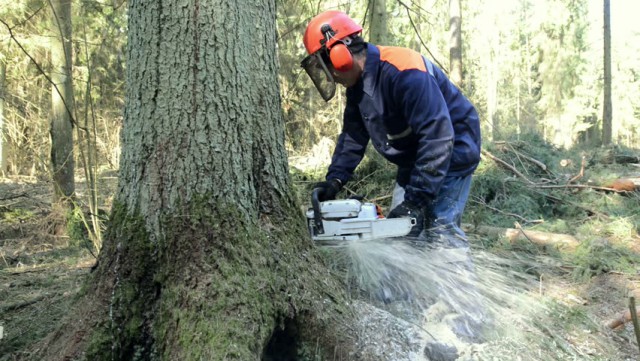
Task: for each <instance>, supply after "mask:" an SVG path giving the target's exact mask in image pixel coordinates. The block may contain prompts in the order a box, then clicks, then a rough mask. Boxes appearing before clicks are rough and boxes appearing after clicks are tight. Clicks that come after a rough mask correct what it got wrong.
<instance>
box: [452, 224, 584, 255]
mask: <svg viewBox="0 0 640 361" xmlns="http://www.w3.org/2000/svg"><path fill="white" fill-rule="evenodd" d="M463 228H464V229H465V231H467V232H470V233H476V234H480V235H484V236H488V237H497V238H503V239H506V240H507V241H509V243H512V244H513V243H516V242H521V241H525V242H531V243H533V244H535V245H538V246H543V247H548V246H552V247H556V248H558V249H560V250H563V251H572V250H574V249H575V248H576V247H577V246H578V245H579V244H580V241H579V240H578V239H577V238H575V237H573V236H571V235H568V234H559V233H548V232H541V231H531V230H527V231H525V230H524V229H516V228H499V227H492V226H477V227H473V226H469V225H465V226H463Z"/></svg>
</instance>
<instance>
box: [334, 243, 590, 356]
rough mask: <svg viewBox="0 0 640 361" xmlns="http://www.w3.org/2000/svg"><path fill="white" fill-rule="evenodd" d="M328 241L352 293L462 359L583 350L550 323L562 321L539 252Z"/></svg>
mask: <svg viewBox="0 0 640 361" xmlns="http://www.w3.org/2000/svg"><path fill="white" fill-rule="evenodd" d="M327 247H330V248H331V250H333V251H335V254H336V255H337V256H338V257H336V258H335V259H336V264H338V263H339V264H340V267H342V269H341V271H343V272H344V273H343V274H344V275H345V278H346V284H347V285H348V287H349V292H350V294H351V295H353V296H354V297H356V298H359V299H365V300H367V302H369V303H371V304H373V305H375V306H377V307H379V308H382V309H385V310H387V311H388V312H390V313H392V314H393V315H394V316H395V317H398V318H400V319H403V320H405V321H408V322H410V323H412V324H414V325H419V327H421V328H422V329H423V330H424V332H426V333H427V334H428V335H429V337H430V338H431V339H432V340H431V342H435V343H441V344H445V345H450V346H453V347H455V348H456V349H457V350H458V354H459V355H460V356H461V358H460V359H487V358H486V357H488V359H495V360H564V359H567V360H574V359H576V357H578V358H579V357H580V355H581V353H580V352H579V351H578V350H575V349H574V348H572V346H571V345H567V344H566V342H564V341H562V337H561V336H559V335H558V334H557V332H555V331H553V326H549V325H553V324H554V323H557V321H556V320H552V319H551V318H552V317H553V312H550V310H549V309H548V306H547V305H546V303H545V302H544V300H543V299H542V298H541V297H540V295H539V294H538V289H539V285H540V283H539V278H538V276H537V274H536V272H535V269H536V268H537V267H538V265H539V264H540V262H539V261H540V260H536V259H535V258H534V257H533V256H531V257H529V258H526V257H523V256H522V255H520V254H517V253H515V252H514V253H510V254H505V256H502V257H500V256H496V255H494V254H490V253H488V252H484V251H476V250H469V249H467V248H463V249H445V248H442V247H434V246H429V245H425V244H422V245H416V244H415V243H413V242H411V241H409V240H398V239H394V240H378V241H363V242H344V243H341V244H339V245H332V246H327ZM563 342H564V343H563ZM579 359H582V358H579Z"/></svg>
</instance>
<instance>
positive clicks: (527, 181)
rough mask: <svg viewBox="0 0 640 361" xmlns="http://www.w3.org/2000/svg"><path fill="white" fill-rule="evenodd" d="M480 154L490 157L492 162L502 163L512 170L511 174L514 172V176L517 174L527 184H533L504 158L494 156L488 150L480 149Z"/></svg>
mask: <svg viewBox="0 0 640 361" xmlns="http://www.w3.org/2000/svg"><path fill="white" fill-rule="evenodd" d="M482 154H484V155H486V156H487V157H489V158H491V159H492V160H493V161H494V162H496V163H498V164H500V165H502V166H503V167H505V168H507V169H508V170H510V171H511V172H513V174H515V175H516V176H518V177H519V178H522V179H523V180H524V181H525V182H526V183H527V184H531V185H533V184H535V183H533V182H532V181H530V180H529V178H527V177H525V175H524V174H522V173H520V171H518V170H517V169H515V168H514V167H513V166H512V165H511V164H509V163H507V162H505V161H504V160H502V159H500V158H498V157H496V156H495V155H493V154H491V153H490V152H489V151H488V150H484V149H483V150H482Z"/></svg>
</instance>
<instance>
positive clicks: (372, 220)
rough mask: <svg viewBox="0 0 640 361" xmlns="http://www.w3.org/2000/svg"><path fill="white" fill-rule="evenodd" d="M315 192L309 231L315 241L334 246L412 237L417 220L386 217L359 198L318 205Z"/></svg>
mask: <svg viewBox="0 0 640 361" xmlns="http://www.w3.org/2000/svg"><path fill="white" fill-rule="evenodd" d="M317 198H318V197H317V192H315V190H314V192H313V193H312V205H313V207H312V208H311V209H309V210H308V211H307V223H308V225H309V232H310V233H311V237H312V238H313V240H314V241H317V242H321V243H332V242H341V241H367V240H374V239H384V238H391V237H402V236H406V235H407V234H409V232H410V231H411V228H412V227H413V226H414V225H415V224H416V220H415V218H385V217H384V216H383V215H381V214H378V211H377V207H376V205H375V204H373V203H363V202H360V201H359V200H357V199H341V200H331V201H325V202H319V201H318V199H317Z"/></svg>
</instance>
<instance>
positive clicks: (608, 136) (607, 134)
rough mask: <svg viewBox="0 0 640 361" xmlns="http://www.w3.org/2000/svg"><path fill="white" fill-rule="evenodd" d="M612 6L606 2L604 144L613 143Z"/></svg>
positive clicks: (605, 0) (608, 1) (608, 0)
mask: <svg viewBox="0 0 640 361" xmlns="http://www.w3.org/2000/svg"><path fill="white" fill-rule="evenodd" d="M610 10H611V6H610V0H604V11H603V13H604V104H603V106H602V109H603V110H602V144H603V145H609V144H611V142H612V130H613V115H612V105H611V13H610Z"/></svg>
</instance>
